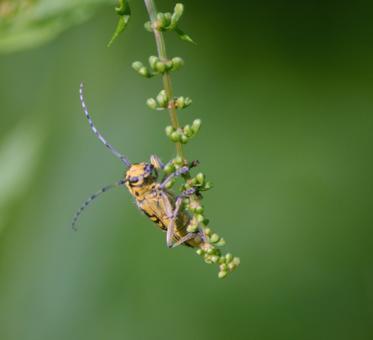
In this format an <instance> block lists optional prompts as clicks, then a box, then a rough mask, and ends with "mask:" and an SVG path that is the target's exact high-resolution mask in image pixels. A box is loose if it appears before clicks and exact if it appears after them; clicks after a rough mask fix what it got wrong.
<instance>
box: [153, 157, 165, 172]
mask: <svg viewBox="0 0 373 340" xmlns="http://www.w3.org/2000/svg"><path fill="white" fill-rule="evenodd" d="M150 163H151V164H152V165H153V166H154V168H155V169H162V170H163V169H164V163H163V162H162V161H161V159H160V158H159V157H158V156H157V155H151V156H150Z"/></svg>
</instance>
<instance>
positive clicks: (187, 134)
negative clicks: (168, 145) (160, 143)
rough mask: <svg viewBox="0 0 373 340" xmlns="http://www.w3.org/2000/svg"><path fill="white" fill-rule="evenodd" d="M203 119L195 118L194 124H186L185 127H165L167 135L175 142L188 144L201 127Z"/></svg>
mask: <svg viewBox="0 0 373 340" xmlns="http://www.w3.org/2000/svg"><path fill="white" fill-rule="evenodd" d="M201 124H202V122H201V120H200V119H195V120H194V121H193V123H192V125H189V124H187V125H185V126H184V127H183V128H177V129H175V128H174V127H172V126H171V125H169V126H167V127H166V129H165V132H166V135H167V137H168V138H169V139H170V140H171V141H172V142H174V143H182V144H186V143H188V142H189V140H190V139H191V138H193V137H194V136H195V135H196V134H197V133H198V131H199V129H200V127H201Z"/></svg>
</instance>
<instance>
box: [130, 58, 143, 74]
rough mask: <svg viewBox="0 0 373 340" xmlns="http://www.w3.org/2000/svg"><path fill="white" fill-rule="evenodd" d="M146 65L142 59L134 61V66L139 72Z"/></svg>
mask: <svg viewBox="0 0 373 340" xmlns="http://www.w3.org/2000/svg"><path fill="white" fill-rule="evenodd" d="M142 67H144V65H143V63H142V62H141V61H134V62H133V63H132V68H133V69H134V70H135V71H136V72H139V71H140V69H141V68H142Z"/></svg>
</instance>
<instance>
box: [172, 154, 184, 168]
mask: <svg viewBox="0 0 373 340" xmlns="http://www.w3.org/2000/svg"><path fill="white" fill-rule="evenodd" d="M183 163H184V161H183V159H182V158H181V157H180V156H177V157H175V158H174V164H175V165H179V166H180V165H183Z"/></svg>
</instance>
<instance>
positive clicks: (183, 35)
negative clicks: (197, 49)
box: [175, 27, 197, 45]
mask: <svg viewBox="0 0 373 340" xmlns="http://www.w3.org/2000/svg"><path fill="white" fill-rule="evenodd" d="M175 32H176V33H177V35H178V36H179V38H180V39H181V40H184V41H187V42H190V43H192V44H194V45H197V44H196V43H195V42H194V40H193V39H192V38H191V37H190V36H189V35H188V34H186V33H185V32H183V31H182V30H181V29H180V28H178V27H176V28H175Z"/></svg>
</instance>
